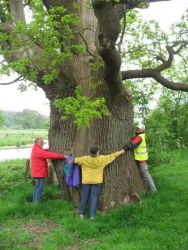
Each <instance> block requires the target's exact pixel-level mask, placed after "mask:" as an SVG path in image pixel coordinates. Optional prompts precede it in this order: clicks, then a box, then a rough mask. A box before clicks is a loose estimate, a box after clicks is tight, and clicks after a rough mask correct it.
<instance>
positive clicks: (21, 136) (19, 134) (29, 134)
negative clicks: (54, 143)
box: [0, 129, 48, 147]
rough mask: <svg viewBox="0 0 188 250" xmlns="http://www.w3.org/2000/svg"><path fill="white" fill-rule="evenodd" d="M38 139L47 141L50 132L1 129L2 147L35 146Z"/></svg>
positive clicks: (0, 142)
mask: <svg viewBox="0 0 188 250" xmlns="http://www.w3.org/2000/svg"><path fill="white" fill-rule="evenodd" d="M37 137H43V138H44V139H47V137H48V131H47V130H46V129H22V130H15V129H1V130H0V147H5V146H21V145H26V144H33V141H34V139H36V138H37Z"/></svg>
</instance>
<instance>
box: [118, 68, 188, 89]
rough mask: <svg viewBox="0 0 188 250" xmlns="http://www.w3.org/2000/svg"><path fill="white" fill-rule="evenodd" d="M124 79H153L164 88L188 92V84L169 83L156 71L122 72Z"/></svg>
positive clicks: (149, 69)
mask: <svg viewBox="0 0 188 250" xmlns="http://www.w3.org/2000/svg"><path fill="white" fill-rule="evenodd" d="M121 73H122V79H123V80H128V79H136V78H137V79H138V78H153V79H155V80H156V81H157V82H158V83H160V84H161V85H163V86H164V87H166V88H168V89H172V90H181V91H185V92H188V84H185V83H179V82H173V81H169V80H168V79H166V78H165V77H163V76H162V75H161V74H160V73H159V72H157V71H156V70H155V69H151V68H148V69H142V70H127V71H122V72H121Z"/></svg>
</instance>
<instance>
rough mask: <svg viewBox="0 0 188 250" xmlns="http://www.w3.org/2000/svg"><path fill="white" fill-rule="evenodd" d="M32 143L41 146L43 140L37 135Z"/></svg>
mask: <svg viewBox="0 0 188 250" xmlns="http://www.w3.org/2000/svg"><path fill="white" fill-rule="evenodd" d="M34 144H37V145H39V146H40V147H41V148H42V147H43V145H44V141H43V138H42V137H38V138H36V139H35V140H34Z"/></svg>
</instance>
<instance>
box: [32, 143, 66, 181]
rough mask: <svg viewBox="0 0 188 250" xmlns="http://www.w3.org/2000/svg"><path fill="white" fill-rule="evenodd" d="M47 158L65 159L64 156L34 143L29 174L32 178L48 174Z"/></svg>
mask: <svg viewBox="0 0 188 250" xmlns="http://www.w3.org/2000/svg"><path fill="white" fill-rule="evenodd" d="M47 159H65V156H64V155H63V154H58V153H55V152H53V151H49V150H45V149H43V148H41V147H40V146H39V145H38V144H34V146H33V148H32V151H31V176H32V177H33V178H37V177H47V176H48V164H47Z"/></svg>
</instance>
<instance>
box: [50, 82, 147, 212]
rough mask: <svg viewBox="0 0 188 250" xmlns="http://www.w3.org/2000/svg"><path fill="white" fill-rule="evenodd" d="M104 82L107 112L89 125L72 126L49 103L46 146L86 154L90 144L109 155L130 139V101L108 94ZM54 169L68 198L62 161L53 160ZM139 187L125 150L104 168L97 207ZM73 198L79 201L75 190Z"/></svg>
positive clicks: (104, 206)
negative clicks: (107, 113)
mask: <svg viewBox="0 0 188 250" xmlns="http://www.w3.org/2000/svg"><path fill="white" fill-rule="evenodd" d="M104 85H105V84H104ZM104 85H103V86H102V88H104V89H103V91H104V92H103V95H105V96H108V100H107V101H108V108H109V110H110V112H111V114H110V116H109V117H106V118H103V119H101V120H95V121H94V122H92V124H91V126H90V128H76V127H75V126H74V125H73V122H72V121H71V120H69V121H61V120H60V115H59V114H58V112H57V110H55V108H54V107H53V105H51V116H50V117H51V120H50V130H49V142H50V148H52V149H55V150H58V151H62V152H64V153H66V154H67V153H73V155H74V156H80V155H86V154H89V149H90V147H91V146H92V145H98V146H99V147H100V149H101V154H109V153H112V152H114V151H116V150H119V149H121V147H122V146H123V145H124V144H126V143H127V142H128V141H129V140H130V138H131V136H132V132H133V130H132V128H133V107H132V100H129V99H127V97H126V96H125V95H122V96H110V97H109V93H108V89H107V88H105V87H104ZM100 92H101V89H100ZM55 168H56V172H57V176H58V178H59V181H60V184H61V187H62V191H63V193H64V196H65V197H68V195H69V192H68V189H67V188H66V187H65V184H64V176H63V165H62V162H56V163H55ZM142 189H143V185H142V181H141V179H140V175H139V172H138V169H137V167H136V164H135V161H134V159H133V155H132V154H131V153H129V152H127V153H125V155H123V156H120V157H119V158H117V159H116V160H115V161H114V162H113V163H112V164H110V166H107V167H106V169H105V172H104V183H103V185H102V192H101V195H100V201H99V206H100V209H102V210H106V209H109V208H110V207H111V206H114V204H121V203H124V202H128V201H129V195H130V194H132V193H134V192H139V191H141V190H142ZM73 200H74V201H75V202H76V203H78V201H79V197H78V193H77V189H75V192H73Z"/></svg>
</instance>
